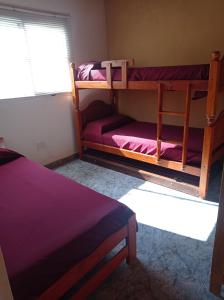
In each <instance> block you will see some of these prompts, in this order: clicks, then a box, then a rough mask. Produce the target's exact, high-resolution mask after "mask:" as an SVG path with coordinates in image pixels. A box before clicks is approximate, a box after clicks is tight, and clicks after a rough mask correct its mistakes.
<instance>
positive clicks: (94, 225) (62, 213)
mask: <svg viewBox="0 0 224 300" xmlns="http://www.w3.org/2000/svg"><path fill="white" fill-rule="evenodd" d="M0 178H1V181H0V189H1V197H0V245H1V248H2V252H3V255H4V259H5V263H6V268H7V272H8V274H9V279H10V283H11V287H12V291H13V295H14V299H15V300H18V299H19V300H24V299H34V298H35V297H37V296H38V295H39V294H40V293H41V292H43V290H45V289H46V288H47V287H48V286H49V285H51V284H52V283H53V282H54V281H55V280H57V279H58V278H59V277H60V276H62V275H63V274H64V273H65V272H66V271H68V270H69V269H70V268H71V267H72V265H73V264H74V263H76V262H77V261H79V260H81V259H82V258H84V257H86V256H88V255H89V254H90V253H91V252H92V251H93V250H94V249H96V248H97V246H99V244H100V243H101V242H102V241H103V240H105V239H106V238H107V237H108V236H109V235H110V234H112V233H114V232H115V231H117V230H119V229H120V228H121V227H123V226H124V225H125V224H127V220H128V218H129V217H130V216H131V215H132V214H133V212H132V211H131V210H130V209H128V208H127V207H126V206H124V205H123V204H121V203H119V202H117V201H115V200H112V199H110V198H108V197H106V196H103V195H101V194H99V193H97V192H95V191H93V190H90V189H89V188H86V187H84V186H82V185H80V184H78V183H75V182H74V181H72V180H70V179H68V178H65V177H63V176H61V175H59V174H57V173H55V172H53V171H51V170H48V169H46V168H45V167H42V166H40V165H39V164H36V163H34V162H31V161H29V160H28V159H26V158H25V157H20V158H17V159H15V160H13V161H11V162H9V163H6V164H4V165H1V166H0ZM90 212H91V213H90Z"/></svg>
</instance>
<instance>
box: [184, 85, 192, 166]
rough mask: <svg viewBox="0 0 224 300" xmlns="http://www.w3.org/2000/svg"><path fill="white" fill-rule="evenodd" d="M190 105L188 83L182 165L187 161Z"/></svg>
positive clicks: (188, 87)
mask: <svg viewBox="0 0 224 300" xmlns="http://www.w3.org/2000/svg"><path fill="white" fill-rule="evenodd" d="M190 105H191V85H190V84H188V86H187V90H186V99H185V110H184V111H185V115H184V117H185V119H184V133H183V148H182V166H183V168H184V166H185V165H186V162H187V146H188V136H189V120H190Z"/></svg>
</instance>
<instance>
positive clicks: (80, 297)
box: [70, 247, 128, 300]
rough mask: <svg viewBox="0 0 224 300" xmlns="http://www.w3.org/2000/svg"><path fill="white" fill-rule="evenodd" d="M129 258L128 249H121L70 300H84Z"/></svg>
mask: <svg viewBox="0 0 224 300" xmlns="http://www.w3.org/2000/svg"><path fill="white" fill-rule="evenodd" d="M127 256H128V248H127V247H124V248H123V249H121V250H120V251H119V252H118V253H117V254H116V255H115V256H114V257H113V258H112V259H111V260H110V261H109V262H108V263H106V264H105V265H104V266H103V267H102V268H101V269H100V270H99V271H98V272H97V273H96V274H95V275H94V276H93V277H92V278H91V279H90V280H89V281H87V282H86V283H85V285H84V286H83V287H81V288H80V289H79V291H78V292H77V293H76V294H75V295H74V296H72V297H71V298H70V300H84V299H86V298H87V296H89V295H90V294H91V293H92V292H93V291H94V290H95V289H96V288H97V287H98V286H99V285H100V284H101V283H102V282H103V281H104V280H105V279H106V278H107V277H108V276H109V275H110V274H111V273H112V272H113V271H114V270H115V269H116V268H117V267H118V266H119V265H120V264H121V263H122V261H123V260H124V258H126V257H127Z"/></svg>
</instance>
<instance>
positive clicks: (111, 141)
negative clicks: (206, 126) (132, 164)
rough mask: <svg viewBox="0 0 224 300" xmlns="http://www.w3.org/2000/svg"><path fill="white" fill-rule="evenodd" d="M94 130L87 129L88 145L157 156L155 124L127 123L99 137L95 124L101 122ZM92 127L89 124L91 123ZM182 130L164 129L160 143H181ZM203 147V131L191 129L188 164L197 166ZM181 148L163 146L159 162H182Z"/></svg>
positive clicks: (85, 135)
mask: <svg viewBox="0 0 224 300" xmlns="http://www.w3.org/2000/svg"><path fill="white" fill-rule="evenodd" d="M92 123H93V124H94V123H95V126H89V127H86V129H85V130H84V135H83V138H84V140H88V141H91V142H100V141H101V143H102V144H104V145H108V146H113V147H117V148H119V149H126V150H130V151H135V152H139V153H143V154H148V155H156V151H157V142H156V129H157V126H156V124H153V123H147V122H137V121H130V122H129V123H128V124H126V125H124V126H121V127H117V128H116V129H113V130H111V131H108V132H105V133H101V134H100V131H99V130H98V131H96V130H95V128H96V127H97V126H96V124H98V125H99V126H100V124H101V122H100V120H98V121H95V122H92ZM90 124H91V123H90ZM182 137H183V128H182V127H180V126H172V125H164V126H163V128H162V138H163V140H164V141H165V140H177V141H180V142H181V141H182ZM202 145H203V129H200V128H190V130H189V142H188V153H187V163H188V164H192V165H199V164H200V162H201V151H202ZM181 156H182V147H181V146H178V145H174V144H171V143H169V142H162V145H161V158H164V159H168V160H173V161H181Z"/></svg>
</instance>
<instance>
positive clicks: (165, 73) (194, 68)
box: [76, 63, 209, 81]
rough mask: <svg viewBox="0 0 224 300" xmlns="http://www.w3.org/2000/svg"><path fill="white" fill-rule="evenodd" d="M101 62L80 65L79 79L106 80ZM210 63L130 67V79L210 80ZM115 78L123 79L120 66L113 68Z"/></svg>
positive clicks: (78, 70)
mask: <svg viewBox="0 0 224 300" xmlns="http://www.w3.org/2000/svg"><path fill="white" fill-rule="evenodd" d="M99 66H100V64H99V63H95V64H94V63H87V64H83V65H81V66H79V68H78V69H77V72H76V75H77V78H76V79H77V80H95V81H98V80H99V81H105V80H106V70H105V69H103V68H100V67H99ZM208 77H209V65H208V64H202V65H184V66H165V67H142V68H140V67H139V68H128V80H131V81H141V80H143V81H144V80H152V81H156V80H208ZM112 78H113V80H115V81H116V80H121V70H120V68H113V69H112Z"/></svg>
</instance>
